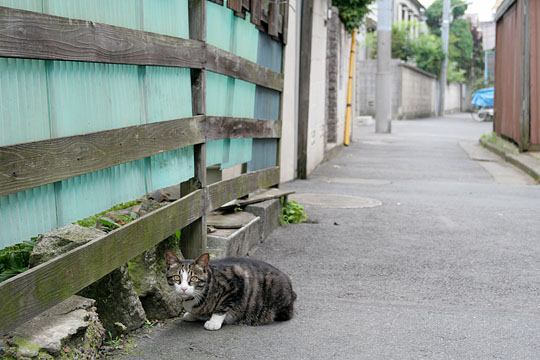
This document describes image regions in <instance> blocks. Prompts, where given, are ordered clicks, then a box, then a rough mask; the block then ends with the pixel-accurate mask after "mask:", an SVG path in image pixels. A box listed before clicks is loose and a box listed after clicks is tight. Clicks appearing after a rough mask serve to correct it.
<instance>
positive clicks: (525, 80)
mask: <svg viewBox="0 0 540 360" xmlns="http://www.w3.org/2000/svg"><path fill="white" fill-rule="evenodd" d="M520 1H521V10H522V13H521V14H519V16H520V17H521V21H522V23H521V26H522V36H521V113H520V127H519V128H520V133H521V134H520V138H521V139H520V142H519V150H520V151H527V150H528V149H529V145H530V138H531V114H530V106H531V28H530V15H529V10H530V6H529V0H520ZM518 9H519V6H518Z"/></svg>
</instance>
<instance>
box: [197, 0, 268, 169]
mask: <svg viewBox="0 0 540 360" xmlns="http://www.w3.org/2000/svg"><path fill="white" fill-rule="evenodd" d="M207 16H208V20H207V29H206V34H207V35H206V36H207V42H208V43H209V44H211V45H214V46H216V47H218V48H221V49H223V50H226V51H230V52H232V53H233V54H236V55H238V56H241V57H243V58H246V59H248V60H251V61H253V62H255V61H256V60H257V49H258V40H259V31H258V30H257V28H256V27H255V26H254V25H253V24H251V22H250V17H249V14H247V15H246V18H245V19H242V18H239V17H237V16H235V15H234V13H233V12H232V11H231V10H230V9H228V8H227V7H226V6H223V5H218V4H215V3H213V2H208V1H207ZM206 88H207V93H206V108H207V113H208V114H209V115H216V116H237V117H250V118H252V117H254V115H255V89H256V86H255V84H251V83H248V82H245V81H242V80H237V79H234V78H230V77H227V76H224V75H220V74H215V73H211V72H207V80H206ZM252 143H253V140H252V139H249V138H248V139H228V140H218V141H211V142H209V143H208V145H207V162H206V163H207V165H214V164H221V168H222V169H223V168H228V167H232V166H234V165H237V164H242V163H246V162H248V161H250V160H251V152H252ZM220 152H221V155H220Z"/></svg>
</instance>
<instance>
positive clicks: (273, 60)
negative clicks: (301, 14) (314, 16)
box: [248, 32, 282, 171]
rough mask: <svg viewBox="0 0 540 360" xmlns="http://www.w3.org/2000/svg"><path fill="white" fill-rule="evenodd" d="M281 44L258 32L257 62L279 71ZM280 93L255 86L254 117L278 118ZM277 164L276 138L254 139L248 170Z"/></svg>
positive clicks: (264, 118)
mask: <svg viewBox="0 0 540 360" xmlns="http://www.w3.org/2000/svg"><path fill="white" fill-rule="evenodd" d="M281 62H282V45H281V44H280V43H279V42H277V41H275V40H273V39H272V38H271V37H270V36H268V35H267V34H265V33H263V32H259V49H258V53H257V63H258V64H259V65H263V66H266V67H267V68H269V69H272V70H274V71H276V72H281V65H282V64H281ZM279 110H280V93H279V92H278V91H275V90H272V89H267V88H265V87H262V86H257V90H256V94H255V117H256V118H257V119H261V120H270V121H275V120H278V119H279ZM276 164H277V140H275V139H255V140H253V146H252V157H251V161H250V162H249V163H248V170H249V171H254V170H260V169H264V168H267V167H270V166H275V165H276Z"/></svg>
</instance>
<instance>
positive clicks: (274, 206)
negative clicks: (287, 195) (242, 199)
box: [246, 199, 281, 242]
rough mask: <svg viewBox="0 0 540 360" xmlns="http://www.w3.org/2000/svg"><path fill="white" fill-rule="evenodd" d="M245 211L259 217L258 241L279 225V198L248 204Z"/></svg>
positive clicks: (261, 240)
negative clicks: (259, 230)
mask: <svg viewBox="0 0 540 360" xmlns="http://www.w3.org/2000/svg"><path fill="white" fill-rule="evenodd" d="M246 211H248V212H250V213H252V214H253V215H255V216H258V217H260V218H261V233H260V238H259V241H260V242H263V241H264V240H265V239H266V238H267V237H268V235H270V233H272V231H274V230H275V229H276V228H277V227H278V226H279V214H280V212H281V202H280V201H279V199H272V200H266V201H263V202H260V203H256V204H251V205H248V206H246Z"/></svg>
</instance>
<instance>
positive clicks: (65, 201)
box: [0, 0, 194, 248]
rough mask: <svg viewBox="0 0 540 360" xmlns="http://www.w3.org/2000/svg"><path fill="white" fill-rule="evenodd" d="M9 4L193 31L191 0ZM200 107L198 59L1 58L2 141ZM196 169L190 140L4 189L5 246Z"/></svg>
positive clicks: (153, 118) (172, 115)
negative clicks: (141, 62)
mask: <svg viewBox="0 0 540 360" xmlns="http://www.w3.org/2000/svg"><path fill="white" fill-rule="evenodd" d="M0 5H3V6H11V7H15V8H20V9H24V10H32V11H39V12H40V11H42V10H44V12H46V13H50V14H53V15H59V16H66V17H72V18H79V19H85V20H92V21H96V22H104V23H108V24H112V25H118V26H124V27H129V28H134V29H143V28H144V29H146V30H148V31H153V32H158V33H163V34H167V35H173V36H179V37H184V38H187V37H188V36H189V30H188V29H189V24H188V17H187V16H188V12H187V7H188V2H187V0H183V1H176V0H153V1H144V2H141V1H133V0H115V1H109V0H100V1H91V2H90V1H86V0H69V1H68V0H62V1H60V0H44V1H22V0H21V1H6V0H0ZM143 10H144V11H143ZM143 25H144V26H143ZM191 115H192V114H191V82H190V72H189V69H178V68H166V67H144V66H134V65H116V64H96V63H84V62H63V61H41V60H22V59H4V58H0V145H2V146H5V145H12V144H15V143H22V142H29V141H37V140H43V139H48V138H51V137H52V138H54V137H61V136H70V135H77V134H84V133H88V132H94V131H100V130H108V129H114V128H120V127H124V126H129V125H139V124H144V123H147V122H157V121H164V120H171V119H176V118H181V117H186V116H191ZM193 172H194V164H193V148H192V147H187V148H183V149H177V150H173V151H169V152H165V153H162V154H158V155H155V156H152V157H150V158H147V159H142V160H138V161H132V162H129V163H126V164H121V165H118V166H114V167H111V168H108V169H103V170H99V171H95V172H92V173H89V174H85V175H82V176H77V177H73V178H70V179H66V180H64V181H60V182H57V183H55V184H50V185H46V186H40V187H37V188H34V189H30V190H27V191H22V192H19V193H16V194H11V195H8V196H2V197H0V218H1V219H2V224H1V225H2V226H1V227H2V231H1V232H0V248H2V247H5V246H8V245H10V244H13V243H17V242H20V241H22V240H25V239H28V238H29V237H31V236H35V235H36V234H38V233H40V232H44V231H48V230H50V229H52V228H55V227H58V226H62V225H64V224H67V223H70V222H73V221H75V220H78V219H81V218H84V217H86V216H89V215H92V214H94V213H97V212H99V211H102V210H104V209H107V208H109V207H110V206H112V205H114V204H117V203H120V202H124V201H128V200H132V199H135V198H137V197H139V196H141V195H143V194H144V193H146V192H148V191H151V190H154V189H157V188H161V187H165V186H169V185H173V184H177V183H179V182H181V181H184V180H187V179H189V178H191V177H192V176H193Z"/></svg>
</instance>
